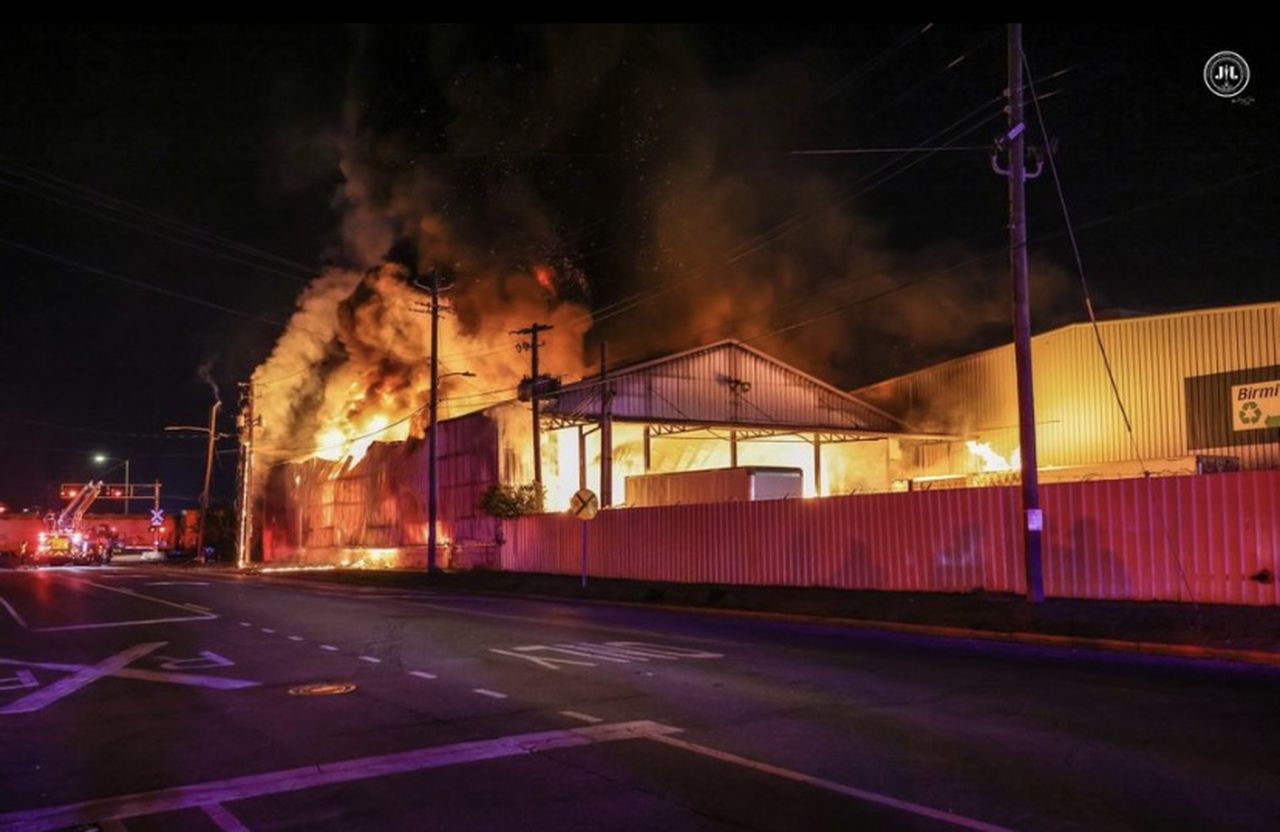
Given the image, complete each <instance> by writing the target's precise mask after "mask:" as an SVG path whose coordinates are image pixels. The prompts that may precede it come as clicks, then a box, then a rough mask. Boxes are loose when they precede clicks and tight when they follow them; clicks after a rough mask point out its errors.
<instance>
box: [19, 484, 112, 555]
mask: <svg viewBox="0 0 1280 832" xmlns="http://www.w3.org/2000/svg"><path fill="white" fill-rule="evenodd" d="M102 488H103V485H102V480H98V481H97V482H94V481H93V480H89V481H88V482H87V483H85V485H84V487H83V488H80V489H78V490H76V491H74V492H72V495H71V502H69V503H67V505H66V506H65V507H64V508H63V509H62V511H60V512H58V514H57V515H56V516H55V515H53V514H50V515H49V518H48V523H49V529H48V530H47V531H43V532H40V535H39V538H38V543H37V546H36V554H35V561H36V562H37V563H42V562H52V561H55V560H70V561H72V562H75V563H87V562H89V561H90V560H94V561H97V562H99V563H101V562H102V561H103V560H104V559H105V555H104V553H103V552H102V551H101V550H100V549H98V548H97V547H94V546H92V545H91V541H90V540H89V535H86V534H85V533H84V531H83V529H82V528H81V522H82V521H83V519H84V515H85V512H87V511H88V510H89V506H91V505H93V503H94V501H95V500H97V499H98V495H99V494H101V493H102Z"/></svg>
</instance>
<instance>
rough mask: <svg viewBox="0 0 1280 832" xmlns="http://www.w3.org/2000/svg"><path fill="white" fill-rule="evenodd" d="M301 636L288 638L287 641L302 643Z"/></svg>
mask: <svg viewBox="0 0 1280 832" xmlns="http://www.w3.org/2000/svg"><path fill="white" fill-rule="evenodd" d="M302 640H303V638H302V636H289V641H302Z"/></svg>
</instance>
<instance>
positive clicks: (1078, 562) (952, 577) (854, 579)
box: [501, 471, 1280, 605]
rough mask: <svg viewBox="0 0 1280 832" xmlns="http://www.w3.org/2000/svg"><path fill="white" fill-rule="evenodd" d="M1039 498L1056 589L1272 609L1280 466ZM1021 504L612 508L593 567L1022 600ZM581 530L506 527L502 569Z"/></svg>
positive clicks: (534, 522) (869, 500)
mask: <svg viewBox="0 0 1280 832" xmlns="http://www.w3.org/2000/svg"><path fill="white" fill-rule="evenodd" d="M1042 493H1043V503H1044V507H1045V525H1046V529H1045V538H1044V546H1045V551H1044V559H1045V586H1046V591H1047V593H1048V594H1049V595H1053V596H1059V597H1077V598H1110V599H1129V600H1164V601H1192V600H1194V601H1197V602H1202V603H1234V604H1265V605H1275V604H1277V603H1280V593H1278V592H1277V585H1276V583H1275V577H1274V576H1275V575H1276V573H1277V572H1278V571H1280V472H1277V471H1250V472H1239V473H1231V474H1216V475H1212V476H1191V477H1153V478H1148V479H1131V480H1106V481H1099V482H1082V483H1068V484H1060V485H1049V486H1045V487H1044V488H1043V489H1042ZM1017 505H1018V496H1017V492H1016V489H1013V488H976V489H957V490H952V491H931V492H917V493H907V494H869V495H856V496H849V497H829V498H825V499H818V500H788V501H777V502H763V503H726V504H706V505H693V506H667V507H661V508H636V509H618V510H612V511H605V512H602V513H601V514H600V515H599V517H597V518H596V519H595V520H593V521H591V522H590V523H588V524H587V531H588V548H589V572H590V574H592V575H594V576H597V577H603V578H630V579H637V580H662V581H678V582H691V583H731V584H766V585H779V586H819V587H833V588H840V589H883V590H914V591H927V592H965V591H970V590H975V589H982V590H986V591H990V592H1022V591H1023V586H1024V585H1023V580H1022V555H1021V544H1020V531H1019V528H1018V521H1017ZM580 522H581V521H578V520H575V519H572V518H570V517H568V516H565V515H540V516H534V517H524V518H520V519H519V520H513V521H505V524H504V525H505V532H506V541H507V542H506V544H505V545H504V546H503V547H502V549H501V565H502V568H504V569H509V570H515V571H525V572H552V573H561V574H576V573H577V572H578V571H579V568H580V558H581V543H580V537H579V535H580V533H581V525H580ZM1267 573H1269V574H1270V576H1271V578H1270V581H1269V582H1268V581H1267V579H1266V574H1267Z"/></svg>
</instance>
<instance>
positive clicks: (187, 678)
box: [0, 659, 258, 690]
mask: <svg viewBox="0 0 1280 832" xmlns="http://www.w3.org/2000/svg"><path fill="white" fill-rule="evenodd" d="M0 664H9V665H18V666H20V667H32V668H35V669H36V670H56V671H59V672H61V673H75V672H77V671H79V670H83V669H84V668H85V667H86V665H83V664H61V663H57V662H29V661H23V660H21V659H0ZM109 675H111V676H115V677H117V678H120V679H141V680H142V681H144V682H169V683H171V684H175V685H194V686H196V687H203V688H214V689H216V690H237V689H239V688H252V687H257V686H258V683H257V682H252V681H250V680H248V679H232V678H230V677H227V676H198V675H196V674H193V673H166V672H164V671H160V670H141V669H139V668H136V667H125V668H121V669H120V670H117V671H116V672H114V673H111V674H109Z"/></svg>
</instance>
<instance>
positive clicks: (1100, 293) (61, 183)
mask: <svg viewBox="0 0 1280 832" xmlns="http://www.w3.org/2000/svg"><path fill="white" fill-rule="evenodd" d="M1263 28H1264V27H1261V26H1258V25H1256V24H1253V23H1248V22H1241V23H1232V24H1223V25H1205V24H1183V25H1178V26H1169V27H1160V26H1150V25H1148V26H1141V27H1140V26H1136V25H1126V26H1111V25H1108V26H1072V27H1064V26H1055V25H1047V24H1028V26H1027V28H1026V34H1025V42H1026V48H1027V59H1028V62H1029V64H1030V66H1031V68H1032V70H1033V71H1034V73H1035V76H1036V78H1037V86H1038V92H1040V93H1041V94H1042V95H1046V94H1049V93H1052V94H1051V95H1048V97H1046V98H1045V99H1044V101H1043V109H1044V117H1045V119H1046V121H1047V125H1048V132H1049V134H1050V135H1051V136H1052V137H1054V139H1055V140H1056V147H1057V156H1056V158H1057V161H1058V163H1059V167H1060V172H1061V174H1062V178H1063V186H1064V188H1065V193H1066V199H1067V203H1068V207H1069V209H1070V211H1071V214H1072V218H1073V220H1074V221H1075V223H1076V226H1077V230H1078V231H1079V239H1080V244H1081V248H1082V256H1083V259H1084V263H1085V268H1086V272H1087V275H1088V278H1089V281H1090V284H1091V287H1092V289H1093V293H1094V295H1095V305H1096V306H1097V307H1098V308H1099V309H1102V310H1109V311H1110V312H1111V313H1113V314H1116V313H1121V312H1153V311H1161V310H1167V309H1175V308H1186V307H1196V306H1207V305H1220V304H1233V303H1244V302H1254V301H1263V300H1275V299H1276V298H1277V295H1278V294H1280V293H1278V291H1277V272H1276V265H1277V260H1278V257H1277V255H1278V254H1280V250H1278V249H1280V244H1278V243H1277V234H1276V230H1277V229H1278V228H1280V216H1278V214H1280V212H1278V211H1277V205H1280V200H1278V199H1277V197H1278V196H1280V175H1278V174H1280V171H1277V168H1278V167H1280V161H1278V160H1277V159H1276V158H1275V145H1276V141H1275V140H1276V139H1277V138H1278V137H1280V130H1278V128H1280V100H1278V99H1277V95H1276V85H1275V82H1274V77H1275V72H1276V67H1275V64H1274V62H1273V57H1272V56H1273V55H1274V50H1273V48H1272V47H1271V45H1270V43H1269V40H1270V38H1269V36H1268V35H1267V34H1266V33H1264V31H1263ZM0 39H3V49H2V50H0V62H3V71H2V72H0V84H2V85H3V86H2V91H3V92H2V95H0V108H2V109H0V112H2V113H3V129H2V130H0V185H3V187H0V201H2V205H3V208H2V209H0V210H2V212H3V218H4V220H3V223H4V227H3V230H2V231H0V273H2V274H3V280H4V286H5V294H4V300H3V303H2V305H0V426H2V427H3V435H2V436H0V458H2V459H3V465H2V466H0V501H4V502H7V503H8V504H9V505H10V506H11V507H14V508H16V507H20V506H23V505H29V504H45V505H49V504H52V503H53V502H54V500H53V488H54V487H55V486H56V484H57V483H58V482H60V481H62V480H84V479H86V478H88V477H89V476H90V475H92V474H99V475H100V474H101V469H95V468H94V467H93V466H92V464H91V463H90V457H91V455H92V454H93V453H94V452H105V453H108V454H110V455H112V456H115V457H128V458H130V459H131V460H132V474H133V477H134V479H135V480H150V479H153V478H156V477H158V478H160V479H162V480H163V481H164V482H165V484H166V490H167V493H169V495H170V497H171V498H172V499H170V500H168V501H166V502H167V503H168V505H169V507H170V509H177V508H181V507H184V506H191V505H194V502H193V498H194V495H195V494H196V492H197V489H198V481H199V477H200V474H201V470H202V465H203V459H202V456H203V453H202V447H201V445H200V443H199V442H198V441H196V440H192V439H182V438H175V437H173V436H168V437H166V436H163V435H162V434H163V430H162V429H163V427H164V426H165V425H170V424H199V423H202V422H203V421H204V420H205V419H206V418H207V414H208V409H209V406H210V404H211V402H212V395H213V393H212V390H211V388H210V386H209V384H208V383H207V382H206V381H205V380H203V379H202V373H201V368H202V367H207V368H208V370H209V375H210V376H211V378H212V379H213V381H214V382H216V385H217V387H218V389H219V391H220V394H221V397H222V400H223V402H224V405H225V406H224V410H223V418H222V421H221V427H222V429H223V430H225V431H228V432H231V431H233V428H234V422H233V415H234V412H235V410H236V399H237V391H236V383H237V381H242V380H244V379H246V378H247V377H248V375H249V374H250V373H251V372H252V371H253V368H254V367H255V366H257V365H258V364H259V363H261V361H262V360H263V359H264V358H265V357H266V355H267V353H268V352H269V350H270V348H271V346H272V344H273V343H274V340H275V338H276V336H277V335H278V334H279V333H280V330H281V326H280V325H281V323H282V322H283V321H285V320H286V319H287V318H288V316H289V314H290V312H291V310H292V308H293V305H294V302H295V299H296V298H297V295H298V293H299V291H300V290H301V289H302V288H303V287H304V286H305V285H306V284H307V283H308V282H309V280H310V279H311V278H312V277H313V276H315V274H317V273H318V271H319V270H320V269H321V268H322V267H323V266H324V265H326V264H329V263H337V264H344V265H352V258H353V256H354V255H353V253H352V252H351V251H350V248H349V246H345V245H344V243H343V230H344V228H349V227H350V220H351V215H350V211H349V206H348V205H345V204H344V203H343V202H342V201H341V200H339V199H338V196H337V195H338V194H339V192H340V189H341V188H342V186H343V184H344V181H345V172H346V171H348V170H349V169H348V168H347V167H346V166H345V165H344V162H345V161H346V160H349V159H351V158H359V159H360V161H361V164H362V165H363V166H364V167H365V168H366V169H368V170H372V171H374V172H375V173H374V175H372V176H371V180H370V181H372V182H373V183H374V189H373V190H374V193H373V195H372V196H371V197H370V200H371V203H372V204H374V205H381V206H383V207H385V209H386V210H387V211H395V210H401V209H398V208H396V207H395V201H396V199H397V198H399V196H398V195H400V196H402V193H403V192H402V191H401V190H399V189H398V188H397V187H396V183H401V182H405V181H410V180H411V181H414V182H417V183H421V182H423V181H429V182H430V183H431V186H430V187H429V188H425V187H415V188H414V189H412V191H411V192H412V193H413V194H416V195H419V196H420V198H422V199H429V200H431V201H432V202H433V204H432V205H430V206H422V207H423V208H424V209H427V208H429V209H430V210H431V211H433V212H437V213H439V214H440V215H442V216H444V217H447V218H448V219H449V221H450V222H451V223H452V224H453V225H454V226H455V228H456V232H457V236H458V238H459V239H460V240H462V241H464V242H465V244H466V245H467V246H469V247H470V248H472V249H475V250H484V251H485V252H487V254H488V256H490V257H491V258H493V259H494V260H501V261H504V262H505V263H507V264H508V265H509V266H510V267H511V268H525V267H528V268H532V267H534V266H535V265H538V264H543V263H546V264H550V265H551V266H552V267H553V268H554V269H555V270H556V273H557V275H558V276H559V279H560V280H561V284H560V287H561V291H562V292H563V293H566V294H573V295H575V296H578V297H580V298H583V299H585V301H586V302H588V303H589V304H590V305H591V306H592V307H593V308H594V309H597V310H603V311H604V312H605V313H606V314H605V315H604V316H603V318H602V319H601V321H600V323H599V325H598V326H597V328H596V330H594V331H593V333H592V338H601V337H603V338H606V339H608V340H609V342H610V344H611V348H613V345H618V348H617V351H616V353H615V354H620V355H639V354H641V353H643V352H645V351H650V352H655V351H661V350H667V349H678V348H685V347H689V346H693V345H696V344H698V343H704V342H707V341H711V340H714V339H715V338H718V337H724V336H726V335H736V336H740V337H754V338H757V339H758V340H756V341H755V342H754V343H756V344H757V345H758V346H760V347H761V348H763V349H765V350H767V351H771V352H776V353H777V354H779V355H780V356H782V357H784V358H786V359H787V360H791V361H794V362H796V363H798V364H800V365H801V366H803V367H805V368H806V369H810V370H813V371H816V372H818V373H819V374H821V375H823V376H824V377H826V378H829V379H830V380H831V381H832V382H833V383H837V384H840V385H843V386H846V387H852V386H855V385H859V384H864V383H867V382H870V381H874V380H876V379H878V378H884V377H888V376H891V375H896V374H898V373H900V372H903V371H905V370H909V369H913V368H915V367H919V366H923V365H926V364H928V363H931V362H933V361H936V360H938V359H940V358H944V357H948V356H952V355H958V354H962V353H964V352H968V351H971V350H973V349H977V348H982V347H986V346H991V345H994V344H997V343H1000V342H1002V341H1007V340H1008V339H1009V337H1010V336H1009V328H1008V325H1007V323H1006V321H1007V317H1002V316H1005V314H1006V313H1007V306H1008V295H1009V290H1008V280H1007V277H1006V275H1005V268H1006V266H1005V263H1006V260H1005V255H1004V253H1003V248H1002V246H1003V243H1004V234H1005V230H1004V227H1005V222H1006V208H1005V192H1004V182H1003V180H1001V179H1000V178H998V177H997V176H996V175H995V174H994V173H993V172H992V171H991V168H990V165H989V152H988V151H987V150H986V149H983V148H986V147H989V146H990V144H991V141H992V139H993V138H994V137H995V136H997V135H999V134H1000V133H1002V132H1003V130H1002V120H1001V117H1000V114H999V108H1000V103H999V101H998V100H996V99H997V96H999V95H1000V92H1001V90H1002V89H1003V87H1004V79H1005V66H1004V63H1005V41H1004V28H1003V24H982V25H976V24H975V25H961V24H936V25H933V26H932V27H929V28H926V24H905V23H904V24H892V25H890V24H876V25H852V24H841V25H821V26H809V27H802V26H778V25H770V26H763V27H612V28H575V27H520V28H513V27H459V26H446V27H425V26H424V27H412V26H395V27H392V28H385V29H382V28H357V27H339V26H328V27H300V26H290V27H284V26H279V27H219V28H208V27H201V28H174V27H142V28H136V27H72V26H56V27H45V28H38V27H23V26H17V25H13V26H9V27H6V29H5V32H4V33H3V35H0ZM1222 49H1231V50H1234V51H1237V52H1240V53H1241V54H1242V55H1243V56H1244V57H1245V58H1246V60H1248V62H1249V65H1250V67H1251V70H1252V80H1251V83H1250V85H1249V88H1248V89H1247V90H1246V91H1245V94H1244V96H1243V100H1236V101H1227V100H1223V99H1219V98H1217V97H1215V96H1213V95H1211V94H1210V93H1209V91H1208V90H1207V89H1206V87H1205V85H1204V83H1203V82H1202V80H1201V72H1202V69H1203V66H1204V63H1205V61H1206V59H1207V58H1208V57H1209V56H1210V55H1211V54H1213V53H1214V52H1216V51H1219V50H1222ZM1028 113H1029V116H1030V117H1031V118H1030V120H1031V129H1030V132H1029V136H1030V137H1031V141H1033V142H1036V143H1043V139H1042V138H1041V133H1040V130H1039V128H1038V126H1037V125H1036V124H1035V121H1034V111H1032V110H1030V108H1029V110H1028ZM951 125H956V126H955V128H954V129H952V130H950V131H949V132H945V133H943V134H942V135H941V136H937V137H935V134H938V133H939V131H942V130H943V128H946V127H948V126H951ZM920 146H924V147H937V146H946V149H944V150H941V151H939V152H937V153H934V154H925V153H918V152H917V153H912V154H906V155H901V154H857V155H854V154H850V155H832V156H812V155H796V154H794V153H793V152H792V151H796V150H813V149H853V148H859V149H872V148H915V147H920ZM970 147H972V148H975V149H963V148H970ZM958 148H960V149H958ZM1028 196H1029V210H1030V231H1031V237H1032V252H1033V265H1034V267H1035V269H1036V271H1035V275H1034V278H1033V289H1034V290H1035V291H1036V292H1037V302H1036V319H1035V325H1036V328H1037V329H1047V328H1050V327H1052V326H1056V325H1060V324H1062V323H1065V322H1068V321H1074V320H1080V319H1081V318H1082V316H1083V304H1082V302H1081V295H1080V289H1079V284H1078V280H1077V278H1076V277H1075V274H1074V265H1073V260H1072V257H1071V254H1070V249H1069V247H1068V246H1067V244H1066V242H1065V237H1064V235H1063V230H1064V224H1063V220H1062V215H1061V211H1060V208H1059V206H1058V203H1057V196H1056V193H1055V190H1054V187H1053V183H1052V180H1051V178H1050V176H1049V174H1048V172H1047V171H1046V173H1045V175H1044V176H1043V177H1042V178H1041V179H1039V180H1037V181H1035V182H1032V183H1029V185H1028ZM957 264H969V265H965V266H963V267H960V266H958V265H957ZM664 287H665V291H658V290H660V289H663V288H664ZM895 287H901V288H897V290H896V291H890V290H894V289H895ZM637 293H640V295H641V297H642V298H643V299H642V301H641V302H640V303H638V304H636V305H630V306H628V305H622V306H620V305H619V304H620V302H622V301H626V300H627V299H629V298H633V297H635V296H636V295H637ZM711 307H716V308H718V309H720V310H721V311H719V312H718V313H716V314H715V315H709V314H704V313H703V312H702V311H700V310H704V309H707V308H711ZM836 308H843V311H841V312H839V313H838V314H829V313H830V312H831V311H832V310H833V309H836ZM793 324H798V326H795V327H794V328H790V329H787V331H785V332H781V333H778V334H776V335H770V333H771V332H772V331H774V330H778V329H784V328H787V327H791V325H793ZM553 371H554V368H553ZM220 447H222V448H224V449H227V450H228V452H227V453H223V454H220V455H219V467H218V468H217V469H216V473H215V481H216V484H217V489H218V491H219V493H220V494H222V495H228V494H229V492H230V485H231V483H232V480H233V476H234V471H235V455H234V448H235V444H234V441H233V440H231V439H226V440H223V441H222V442H221V443H220ZM117 476H118V472H117V473H116V474H112V475H111V476H109V477H108V479H115V478H116V477H117Z"/></svg>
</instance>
